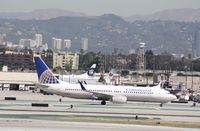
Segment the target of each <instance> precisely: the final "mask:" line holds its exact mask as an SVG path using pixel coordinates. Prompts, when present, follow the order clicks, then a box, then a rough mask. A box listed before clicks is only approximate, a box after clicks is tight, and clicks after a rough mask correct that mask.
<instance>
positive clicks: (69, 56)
mask: <svg viewBox="0 0 200 131" xmlns="http://www.w3.org/2000/svg"><path fill="white" fill-rule="evenodd" d="M78 65H79V55H78V54H77V53H53V68H56V67H61V68H63V69H66V66H71V69H72V70H78Z"/></svg>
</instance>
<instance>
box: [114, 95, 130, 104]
mask: <svg viewBox="0 0 200 131" xmlns="http://www.w3.org/2000/svg"><path fill="white" fill-rule="evenodd" d="M112 102H113V103H116V104H123V103H126V102H127V97H126V96H113V97H112Z"/></svg>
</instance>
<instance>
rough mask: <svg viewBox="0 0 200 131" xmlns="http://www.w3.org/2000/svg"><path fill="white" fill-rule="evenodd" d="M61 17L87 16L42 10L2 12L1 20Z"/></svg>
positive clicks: (58, 10) (57, 10)
mask: <svg viewBox="0 0 200 131" xmlns="http://www.w3.org/2000/svg"><path fill="white" fill-rule="evenodd" d="M60 16H77V17H80V16H86V15H85V14H84V13H79V12H73V11H67V10H61V9H41V10H34V11H31V12H2V13H0V18H5V19H21V20H30V19H35V20H47V19H51V18H56V17H60Z"/></svg>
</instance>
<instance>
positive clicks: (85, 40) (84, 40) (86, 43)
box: [81, 37, 88, 51]
mask: <svg viewBox="0 0 200 131" xmlns="http://www.w3.org/2000/svg"><path fill="white" fill-rule="evenodd" d="M81 49H83V50H84V51H86V50H88V38H86V37H83V38H82V46H81Z"/></svg>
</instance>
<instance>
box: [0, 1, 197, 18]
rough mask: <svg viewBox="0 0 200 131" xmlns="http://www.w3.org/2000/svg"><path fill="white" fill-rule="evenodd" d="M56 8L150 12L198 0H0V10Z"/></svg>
mask: <svg viewBox="0 0 200 131" xmlns="http://www.w3.org/2000/svg"><path fill="white" fill-rule="evenodd" d="M48 8H57V9H64V10H69V11H74V12H81V13H85V14H86V15H92V16H98V15H102V14H108V13H112V14H116V15H119V16H131V15H135V14H139V15H143V14H152V13H154V12H157V11H162V10H165V9H174V8H177V9H180V8H194V9H197V8H200V0H0V12H29V11H33V10H36V9H48Z"/></svg>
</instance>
